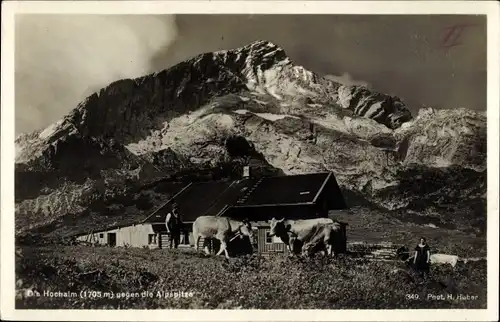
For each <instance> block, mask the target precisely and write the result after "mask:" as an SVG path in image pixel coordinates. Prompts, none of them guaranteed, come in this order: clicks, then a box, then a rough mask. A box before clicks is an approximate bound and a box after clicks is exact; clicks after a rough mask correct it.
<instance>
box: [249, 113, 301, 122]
mask: <svg viewBox="0 0 500 322" xmlns="http://www.w3.org/2000/svg"><path fill="white" fill-rule="evenodd" d="M254 114H255V115H257V116H259V117H262V118H264V119H266V120H270V121H277V120H282V119H284V118H285V117H292V118H295V119H298V117H297V116H295V115H289V114H273V113H254Z"/></svg>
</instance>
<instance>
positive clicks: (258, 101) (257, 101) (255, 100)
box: [253, 98, 267, 105]
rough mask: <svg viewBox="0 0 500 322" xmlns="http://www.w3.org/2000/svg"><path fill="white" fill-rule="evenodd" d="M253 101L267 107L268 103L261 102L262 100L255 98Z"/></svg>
mask: <svg viewBox="0 0 500 322" xmlns="http://www.w3.org/2000/svg"><path fill="white" fill-rule="evenodd" d="M253 101H254V102H256V103H259V104H261V105H267V102H264V101H261V100H258V99H255V98H254V99H253Z"/></svg>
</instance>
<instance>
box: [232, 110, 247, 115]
mask: <svg viewBox="0 0 500 322" xmlns="http://www.w3.org/2000/svg"><path fill="white" fill-rule="evenodd" d="M233 112H234V113H236V114H240V115H245V114H247V113H250V111H249V110H234V111H233Z"/></svg>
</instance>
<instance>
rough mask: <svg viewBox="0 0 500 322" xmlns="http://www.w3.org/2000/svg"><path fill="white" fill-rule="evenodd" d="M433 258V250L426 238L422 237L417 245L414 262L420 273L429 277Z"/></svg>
mask: <svg viewBox="0 0 500 322" xmlns="http://www.w3.org/2000/svg"><path fill="white" fill-rule="evenodd" d="M430 260H431V251H430V247H429V245H427V241H426V239H425V238H423V237H422V238H420V243H419V244H418V245H417V246H416V247H415V256H414V257H413V264H414V265H415V268H416V269H417V270H418V271H419V272H420V274H421V275H422V276H423V277H424V278H427V276H428V275H429V267H430Z"/></svg>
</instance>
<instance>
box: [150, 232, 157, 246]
mask: <svg viewBox="0 0 500 322" xmlns="http://www.w3.org/2000/svg"><path fill="white" fill-rule="evenodd" d="M148 244H149V245H155V244H157V242H156V234H149V235H148Z"/></svg>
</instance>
